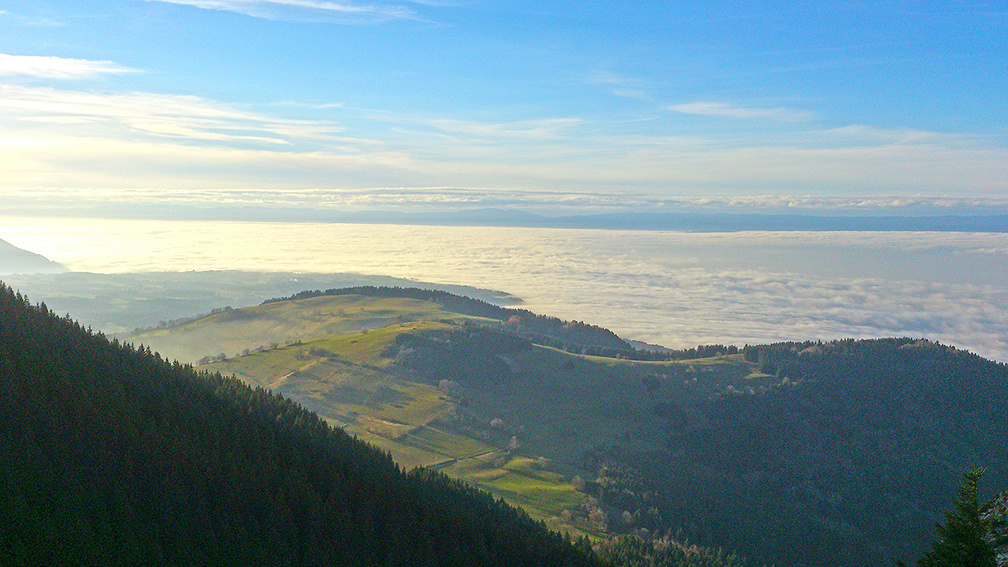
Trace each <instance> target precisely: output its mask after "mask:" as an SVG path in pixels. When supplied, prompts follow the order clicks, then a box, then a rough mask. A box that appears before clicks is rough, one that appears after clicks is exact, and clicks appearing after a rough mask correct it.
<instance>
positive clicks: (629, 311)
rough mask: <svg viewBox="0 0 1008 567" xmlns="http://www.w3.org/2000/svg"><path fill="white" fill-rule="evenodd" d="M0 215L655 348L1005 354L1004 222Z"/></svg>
mask: <svg viewBox="0 0 1008 567" xmlns="http://www.w3.org/2000/svg"><path fill="white" fill-rule="evenodd" d="M0 229H2V230H3V232H2V234H0V238H3V239H5V240H7V241H9V242H11V243H12V244H14V245H16V246H19V247H21V248H24V249H27V250H31V251H33V252H37V253H40V254H43V255H44V256H46V257H48V258H50V259H52V260H55V261H58V262H61V263H62V264H64V265H65V266H67V267H68V268H69V269H71V270H76V271H83V272H99V273H135V272H188V271H205V270H238V271H255V272H261V271H268V272H300V273H305V274H313V277H312V278H311V281H312V282H313V283H317V284H321V283H324V282H325V281H326V280H325V278H324V277H319V276H321V275H322V274H347V273H354V274H370V275H383V276H392V277H397V278H406V279H409V280H414V281H421V282H434V283H440V284H461V285H468V286H475V287H479V288H486V289H496V290H501V291H505V292H508V293H511V294H513V295H515V296H518V297H520V298H521V299H522V300H523V301H524V304H523V306H524V307H526V308H528V309H531V310H533V311H536V312H540V313H546V314H551V315H556V316H558V317H562V318H565V319H576V320H582V321H586V322H589V323H593V324H598V325H603V326H606V327H609V328H611V329H612V330H614V331H616V332H617V333H619V334H620V335H621V336H623V337H625V338H629V339H636V340H642V341H646V342H650V343H655V344H661V345H665V346H668V347H689V346H695V345H697V344H711V343H725V344H737V345H742V344H746V343H750V344H752V343H766V342H774V341H781V340H829V339H834V338H843V337H856V338H866V337H884V336H910V337H924V338H928V339H932V340H936V341H940V342H942V343H946V344H952V345H955V346H957V347H961V348H966V349H969V350H972V351H974V352H976V353H978V354H981V355H983V356H985V357H989V358H993V359H997V360H1001V361H1008V331H1006V329H1008V234H988V233H931V232H731V233H686V232H662V231H615V230H574V229H550V228H499V227H464V226H462V227H439V226H404V225H362V224H336V223H243V222H207V221H201V222H175V221H172V222H170V221H128V220H87V219H80V220H68V219H39V218H28V217H24V218H19V217H6V218H0ZM337 280H339V278H337V277H335V276H334V277H333V281H334V282H336V281H337ZM318 287H324V285H319V286H318ZM25 291H26V292H27V293H29V294H30V291H31V290H25ZM264 293H265V290H264ZM35 297H36V298H38V299H44V298H41V297H37V296H35ZM264 299H265V297H264ZM71 315H73V314H72V313H71ZM184 315H192V314H189V313H180V314H179V316H184Z"/></svg>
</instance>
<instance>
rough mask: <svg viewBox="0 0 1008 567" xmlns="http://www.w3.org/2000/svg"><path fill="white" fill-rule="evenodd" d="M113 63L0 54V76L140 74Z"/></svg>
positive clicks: (62, 77)
mask: <svg viewBox="0 0 1008 567" xmlns="http://www.w3.org/2000/svg"><path fill="white" fill-rule="evenodd" d="M140 72H141V71H140V70H139V69H131V68H129V67H123V66H122V65H119V64H118V63H115V62H113V61H92V60H88V59H70V58H66V57H51V56H38V55H9V54H6V53H0V76H4V75H23V76H29V77H39V78H46V79H80V78H89V77H95V76H99V75H123V74H127V73H140Z"/></svg>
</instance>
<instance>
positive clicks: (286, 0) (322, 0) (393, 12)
mask: <svg viewBox="0 0 1008 567" xmlns="http://www.w3.org/2000/svg"><path fill="white" fill-rule="evenodd" d="M148 1H149V2H165V3H169V4H181V5H185V6H194V7H196V8H202V9H204V10H219V11H224V12H234V13H237V14H244V15H246V16H252V17H254V18H261V19H264V20H282V21H303V22H332V23H374V22H387V21H393V20H414V19H419V16H418V14H417V13H416V11H414V10H412V9H410V8H408V7H406V6H401V5H395V4H357V3H353V2H330V1H326V0H148Z"/></svg>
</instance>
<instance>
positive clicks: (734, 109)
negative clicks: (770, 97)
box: [666, 101, 816, 122]
mask: <svg viewBox="0 0 1008 567" xmlns="http://www.w3.org/2000/svg"><path fill="white" fill-rule="evenodd" d="M666 108H667V109H668V110H671V111H673V112H680V113H682V114H695V115H700V116H716V117H722V118H737V119H743V120H752V119H757V120H774V121H777V122H807V121H809V120H812V119H814V118H815V116H816V115H815V113H814V112H809V111H806V110H798V109H794V108H788V107H783V106H778V107H773V108H758V107H749V106H741V105H737V104H732V103H727V102H710V101H707V102H688V103H683V104H673V105H671V106H668V107H666Z"/></svg>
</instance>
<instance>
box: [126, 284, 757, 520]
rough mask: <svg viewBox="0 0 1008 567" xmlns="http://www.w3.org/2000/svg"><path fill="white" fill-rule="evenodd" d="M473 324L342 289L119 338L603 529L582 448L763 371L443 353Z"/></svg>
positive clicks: (656, 423)
mask: <svg viewBox="0 0 1008 567" xmlns="http://www.w3.org/2000/svg"><path fill="white" fill-rule="evenodd" d="M472 323H476V324H477V325H479V324H491V325H492V324H494V323H496V321H493V320H486V319H480V318H477V317H471V316H465V315H461V314H458V313H454V312H450V311H446V310H444V309H442V308H441V307H440V306H439V305H437V304H435V303H431V302H426V301H419V300H413V299H403V298H391V299H389V298H372V297H363V296H356V295H348V296H335V297H316V298H312V299H303V300H294V301H281V302H276V303H269V304H265V305H261V306H257V307H250V308H244V309H234V310H227V311H224V312H222V313H217V314H214V315H211V316H208V317H204V318H202V319H198V320H195V321H191V322H188V323H185V324H183V325H180V326H178V327H172V328H167V329H158V330H155V331H148V332H145V333H141V334H138V335H136V336H133V337H130V338H129V340H132V341H135V342H142V343H144V344H146V345H150V346H151V348H152V349H153V350H158V351H161V352H162V354H165V353H168V356H171V355H172V354H171V353H176V354H177V353H185V352H188V353H190V356H194V355H196V354H198V355H199V356H200V357H203V356H207V353H213V352H218V353H224V354H225V357H224V359H223V360H217V361H215V362H212V363H210V364H205V365H204V366H202V367H203V368H205V369H207V370H211V371H219V372H221V373H222V374H225V375H231V374H233V375H235V376H237V377H238V378H240V379H241V380H243V381H245V382H246V383H248V384H250V385H254V386H261V387H263V388H267V389H270V390H273V391H276V392H279V393H281V394H283V395H284V396H286V397H289V398H292V399H294V400H295V401H297V402H299V403H301V404H303V405H304V406H306V407H308V408H309V409H311V410H313V411H315V412H317V413H318V414H319V415H320V416H321V417H322V418H324V419H325V420H327V421H328V422H329V423H330V424H332V425H333V426H336V427H341V428H343V429H344V430H345V431H347V432H348V433H351V434H353V435H355V436H357V437H358V438H360V439H362V440H364V441H367V442H368V443H371V444H373V445H375V446H377V447H380V448H381V449H382V450H385V451H387V452H389V453H390V454H391V456H392V457H393V458H394V459H395V461H396V462H397V463H398V464H399V465H400V466H402V467H403V468H407V469H408V468H413V467H417V466H426V467H433V468H436V469H438V470H441V471H442V472H444V473H445V474H448V475H450V476H453V477H456V478H460V479H463V480H466V481H467V482H470V483H472V484H474V485H476V486H479V487H481V488H484V489H486V490H488V491H490V492H492V493H493V494H495V495H497V496H498V497H501V498H503V499H505V500H506V501H508V502H510V503H512V504H515V505H518V506H521V507H522V508H524V509H525V510H526V511H528V512H529V514H530V515H531V516H533V517H534V518H537V519H540V520H543V521H544V522H546V523H547V525H549V526H550V527H552V528H554V529H558V530H563V531H567V532H569V533H572V534H574V535H578V534H582V533H587V534H589V535H602V534H601V533H600V532H599V531H598V530H597V529H596V528H595V527H593V526H592V525H591V523H590V522H587V521H585V520H584V518H586V510H587V509H588V508H589V507H590V506H591V505H592V503H591V502H587V500H588V499H587V497H586V495H585V494H583V493H582V492H579V491H578V490H576V489H575V488H574V486H573V485H572V479H574V477H575V476H577V475H579V474H584V471H582V470H581V468H580V467H581V462H580V459H581V455H582V454H583V452H584V451H585V450H586V449H588V448H590V447H593V446H597V445H600V444H601V445H605V444H616V443H618V444H621V445H623V446H631V447H636V448H644V449H646V448H649V447H651V448H657V447H659V446H660V444H661V443H662V442H663V440H664V435H665V431H666V427H667V424H666V423H665V422H664V421H663V419H662V418H661V417H660V416H658V415H656V414H655V412H654V407H655V404H656V403H660V402H666V403H672V404H675V405H676V407H680V406H681V407H684V408H687V409H686V410H684V411H685V412H686V414H687V415H688V407H689V404H690V401H691V400H694V399H698V398H703V397H708V396H713V395H719V394H720V393H722V392H725V391H731V390H733V389H734V390H738V391H746V390H753V389H758V388H761V387H762V388H767V387H772V386H773V382H774V380H775V379H774V377H773V376H768V375H761V374H758V373H755V366H756V365H755V364H753V363H749V362H746V361H744V360H743V359H742V358H741V355H733V356H724V357H716V358H707V359H694V360H690V361H684V362H638V361H630V360H622V359H614V358H606V357H599V356H586V355H579V354H571V353H568V352H565V351H562V350H559V349H556V348H549V347H543V346H531V347H529V348H519V349H515V350H513V351H507V352H497V351H495V350H494V349H493V348H492V347H493V346H494V345H492V344H490V345H488V346H487V348H486V349H485V350H486V352H487V353H491V352H493V353H495V354H486V355H485V357H484V358H475V359H473V358H467V359H465V360H456V359H443V358H444V356H446V355H443V354H441V353H442V351H440V350H438V349H439V348H442V347H444V348H448V346H450V344H451V342H452V340H453V337H455V336H456V335H453V334H452V333H457V332H460V330H462V329H468V328H472ZM496 336H499V333H498V334H494V333H490V334H487V336H486V337H483V336H482V335H478V336H476V339H474V340H477V341H479V340H482V341H490V342H493V341H494V340H495V337H496ZM456 340H457V339H456ZM416 345H428V347H425V348H428V350H429V351H425V353H426V354H425V356H427V358H425V359H424V361H425V362H422V363H417V362H413V363H411V362H410V360H412V359H411V358H410V357H411V356H415V355H416V353H415V352H414V350H415V349H416V348H421V346H416ZM199 349H202V350H199ZM477 350H479V349H477ZM444 352H449V351H447V350H446V351H444ZM228 353H230V354H228ZM439 356H441V357H442V359H439V358H438V357H439ZM431 361H433V362H434V363H436V364H432V363H431ZM463 366H464V367H463ZM493 368H496V370H495V371H493V372H491V369H493ZM484 374H486V375H488V376H489V375H491V374H493V376H494V379H493V380H485V381H484V380H481V379H480V378H481V377H482V376H483V375H484Z"/></svg>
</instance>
